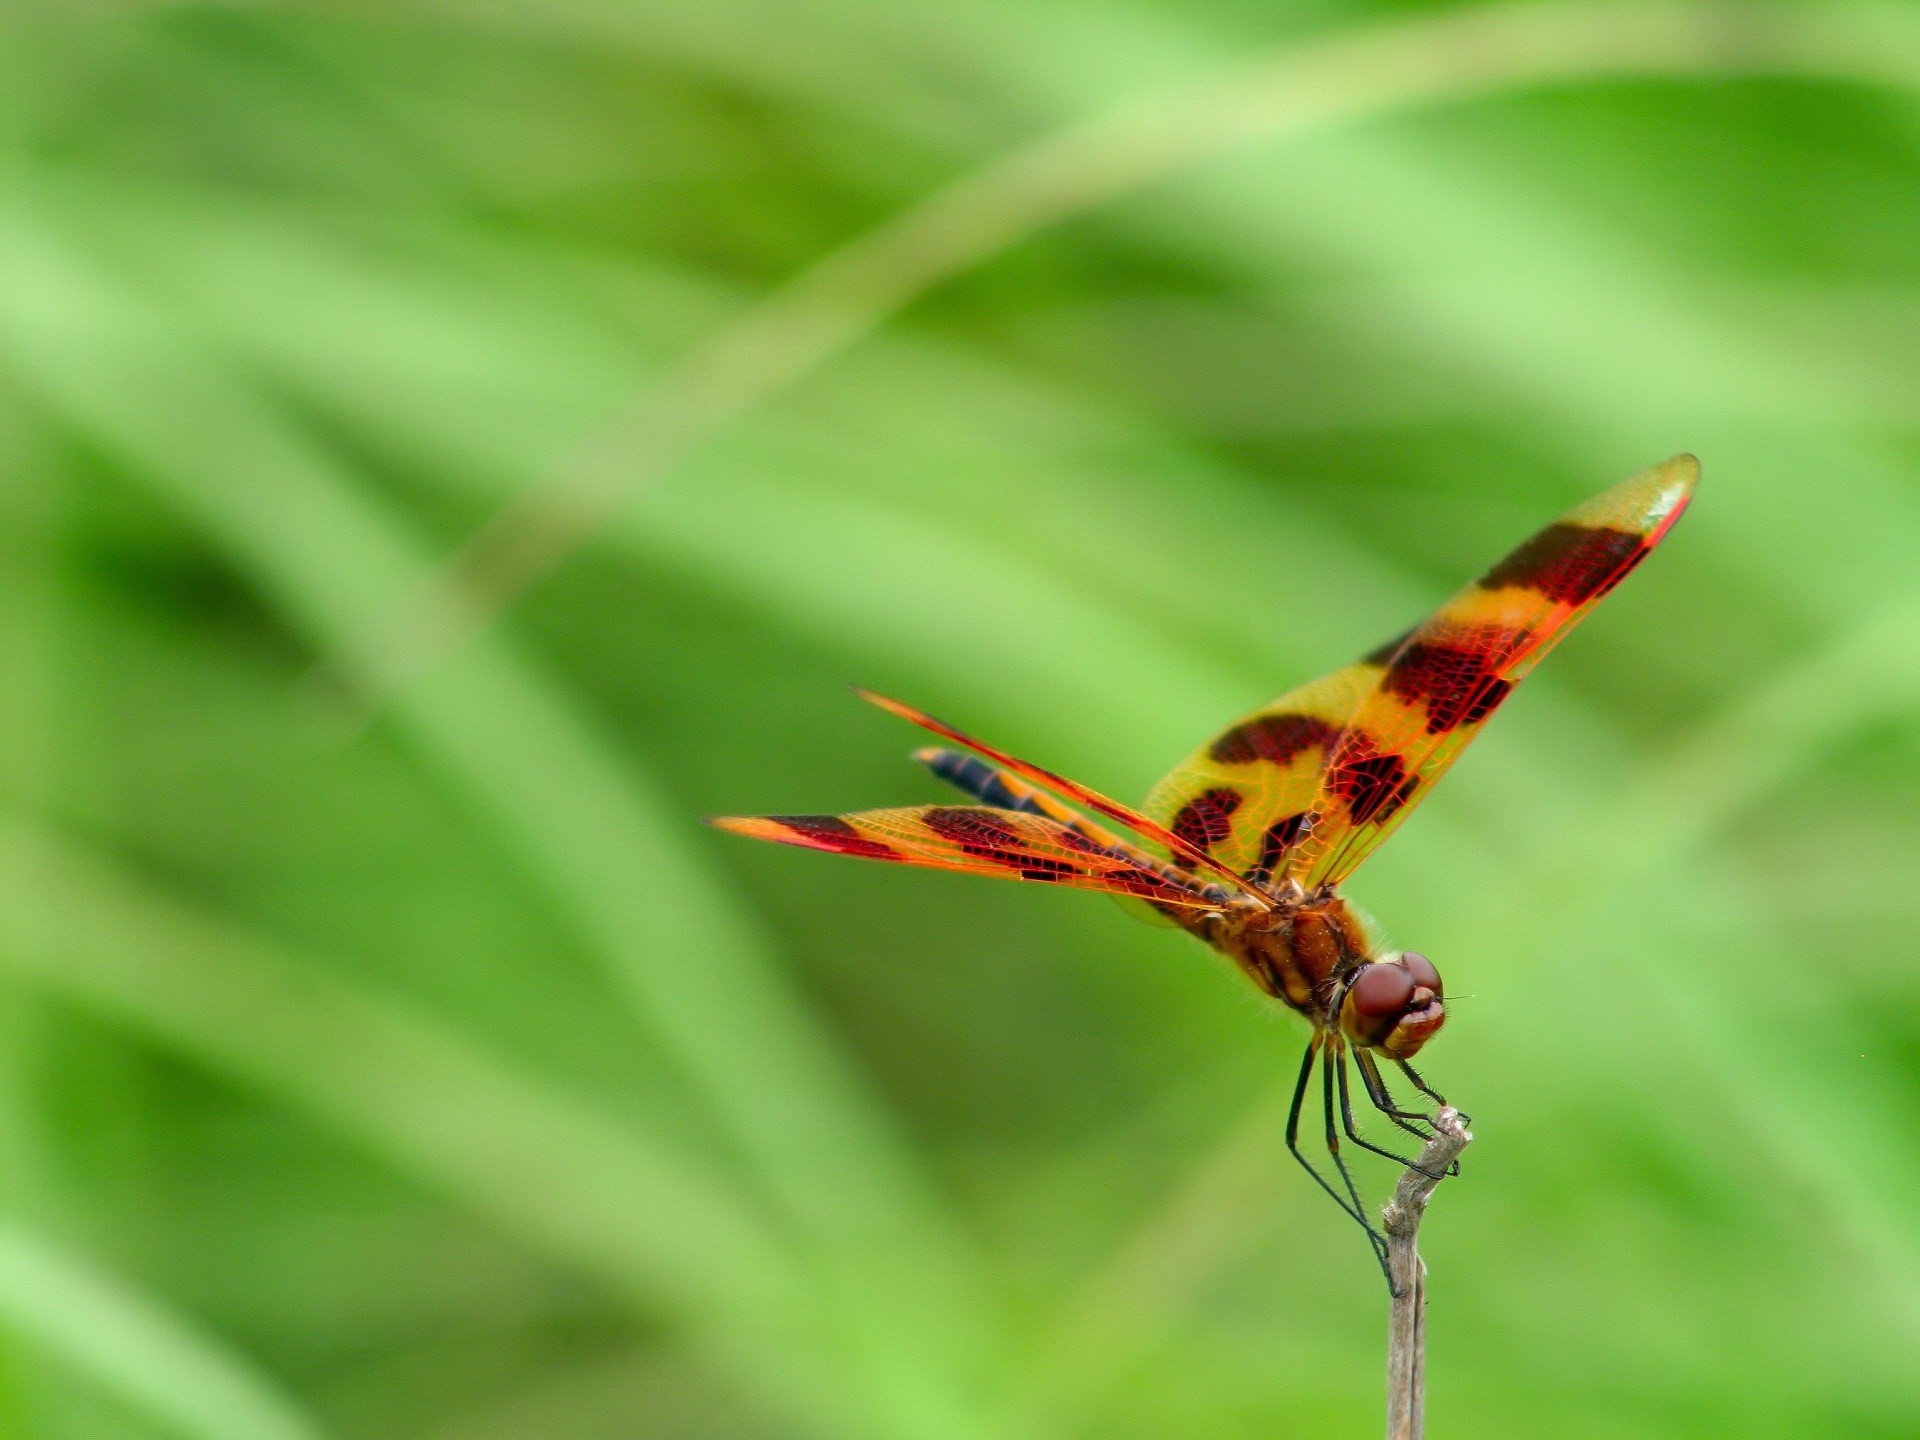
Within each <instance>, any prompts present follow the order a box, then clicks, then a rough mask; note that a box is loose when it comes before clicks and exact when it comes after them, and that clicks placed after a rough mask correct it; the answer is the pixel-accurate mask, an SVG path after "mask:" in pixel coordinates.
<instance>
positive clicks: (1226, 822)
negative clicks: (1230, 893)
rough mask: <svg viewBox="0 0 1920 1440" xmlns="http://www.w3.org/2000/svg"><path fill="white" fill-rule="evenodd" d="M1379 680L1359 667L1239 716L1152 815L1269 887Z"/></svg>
mask: <svg viewBox="0 0 1920 1440" xmlns="http://www.w3.org/2000/svg"><path fill="white" fill-rule="evenodd" d="M1381 673H1382V667H1381V666H1380V665H1379V664H1376V663H1373V662H1371V661H1365V660H1363V661H1361V662H1359V663H1358V664H1354V665H1349V666H1347V667H1346V668H1345V669H1344V670H1336V671H1334V672H1333V673H1332V674H1331V675H1326V676H1322V677H1321V678H1320V679H1318V680H1315V681H1313V682H1312V683H1311V684H1307V685H1302V686H1300V687H1299V688H1298V689H1296V690H1290V691H1288V692H1287V693H1286V694H1285V695H1282V696H1281V697H1280V698H1279V699H1277V700H1275V701H1273V702H1271V703H1270V704H1267V705H1263V706H1262V707H1261V708H1260V709H1258V710H1256V711H1254V712H1253V713H1252V714H1251V715H1246V716H1243V717H1242V718H1241V719H1239V720H1237V721H1235V722H1234V723H1233V724H1232V725H1231V726H1229V727H1228V728H1227V729H1225V730H1223V731H1221V732H1220V734H1218V735H1216V736H1214V737H1213V739H1211V740H1209V741H1208V742H1207V743H1206V744H1204V745H1202V746H1201V747H1200V748H1199V749H1198V750H1196V751H1194V752H1193V753H1192V754H1191V755H1189V756H1188V757H1187V758H1186V759H1185V760H1182V761H1181V762H1180V763H1179V764H1178V765H1177V766H1175V767H1174V769H1173V770H1172V771H1171V772H1170V773H1169V774H1168V775H1167V777H1166V778H1165V779H1164V780H1162V781H1161V782H1160V783H1159V784H1158V785H1156V786H1154V787H1153V790H1152V792H1151V793H1149V794H1148V796H1147V801H1146V805H1145V807H1144V808H1145V810H1146V813H1147V814H1148V815H1151V816H1152V817H1153V818H1154V819H1156V820H1158V821H1159V822H1160V823H1161V824H1163V825H1165V826H1166V827H1167V828H1168V829H1170V830H1171V831H1173V833H1174V834H1176V835H1179V836H1181V837H1182V838H1183V839H1185V840H1186V841H1187V842H1188V843H1189V844H1191V845H1194V846H1197V847H1199V848H1201V849H1203V850H1205V851H1206V852H1207V853H1208V854H1209V855H1210V856H1212V857H1213V858H1214V859H1216V860H1218V861H1220V862H1222V863H1224V864H1225V865H1226V866H1227V867H1228V868H1230V869H1231V870H1233V871H1234V872H1235V873H1236V874H1239V875H1242V876H1245V877H1246V878H1247V879H1248V880H1250V881H1252V882H1253V883H1255V884H1265V883H1266V882H1267V881H1269V880H1271V879H1273V878H1274V877H1275V876H1276V875H1279V874H1281V873H1282V871H1283V867H1284V864H1285V862H1286V859H1287V857H1288V855H1289V853H1290V852H1291V851H1292V850H1293V849H1294V848H1295V847H1296V846H1298V844H1299V843H1300V841H1301V838H1302V836H1303V835H1304V833H1305V830H1306V827H1307V823H1308V818H1307V817H1308V816H1309V814H1310V813H1311V811H1312V806H1313V802H1314V798H1315V796H1316V795H1317V794H1318V793H1319V789H1320V778H1321V775H1322V774H1323V772H1324V771H1325V770H1326V767H1327V762H1328V760H1329V758H1330V757H1331V755H1332V753H1333V748H1334V746H1335V745H1336V744H1337V742H1338V741H1339V738H1340V735H1341V727H1342V726H1344V725H1345V724H1346V722H1347V718H1348V717H1349V716H1350V715H1352V714H1353V713H1354V711H1355V710H1357V709H1358V708H1359V707H1360V704H1361V702H1362V701H1363V700H1365V698H1366V697H1367V695H1368V694H1369V693H1370V692H1371V691H1372V690H1373V689H1374V688H1375V687H1376V686H1377V685H1378V683H1379V680H1380V675H1381ZM1174 863H1175V864H1176V865H1178V864H1180V863H1181V862H1180V860H1179V858H1178V857H1176V858H1175V861H1174Z"/></svg>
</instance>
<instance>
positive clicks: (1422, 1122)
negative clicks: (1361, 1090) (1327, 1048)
mask: <svg viewBox="0 0 1920 1440" xmlns="http://www.w3.org/2000/svg"><path fill="white" fill-rule="evenodd" d="M1353 1062H1354V1064H1356V1065H1358V1066H1359V1067H1360V1078H1361V1080H1362V1081H1363V1082H1365V1084H1366V1087H1367V1098H1368V1099H1369V1100H1371V1101H1373V1108H1374V1109H1376V1110H1378V1111H1379V1112H1380V1113H1381V1114H1382V1115H1384V1116H1386V1117H1387V1118H1388V1119H1389V1120H1391V1121H1393V1123H1394V1124H1396V1125H1398V1126H1399V1127H1400V1128H1401V1129H1402V1130H1405V1131H1406V1132H1407V1133H1408V1134H1409V1135H1418V1136H1419V1137H1420V1138H1421V1139H1422V1140H1431V1139H1433V1136H1434V1130H1433V1119H1432V1117H1431V1116H1427V1115H1422V1114H1421V1113H1420V1112H1419V1111H1418V1110H1402V1109H1401V1108H1400V1105H1399V1102H1398V1101H1396V1100H1395V1099H1394V1098H1393V1092H1392V1091H1391V1090H1389V1089H1388V1088H1387V1078H1386V1076H1384V1075H1382V1074H1381V1073H1380V1062H1379V1061H1378V1060H1376V1059H1374V1058H1373V1056H1372V1054H1371V1053H1370V1052H1368V1051H1365V1050H1355V1051H1354V1052H1353Z"/></svg>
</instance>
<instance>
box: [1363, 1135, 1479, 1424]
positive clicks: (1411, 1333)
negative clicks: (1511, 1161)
mask: <svg viewBox="0 0 1920 1440" xmlns="http://www.w3.org/2000/svg"><path fill="white" fill-rule="evenodd" d="M1434 1119H1435V1125H1436V1128H1437V1129H1438V1131H1439V1134H1437V1135H1435V1136H1434V1137H1433V1139H1431V1140H1429V1141H1428V1142H1427V1147H1426V1149H1424V1150H1422V1151H1421V1152H1420V1156H1419V1160H1418V1162H1417V1164H1416V1165H1415V1166H1414V1167H1413V1168H1411V1169H1409V1170H1408V1171H1407V1172H1406V1174H1404V1175H1402V1176H1401V1177H1400V1183H1399V1185H1397V1186H1396V1187H1395V1188H1394V1192H1393V1199H1391V1200H1390V1201H1388V1202H1387V1206H1386V1209H1385V1211H1384V1212H1383V1215H1382V1218H1383V1219H1384V1221H1385V1228H1386V1232H1387V1274H1388V1277H1389V1278H1390V1279H1391V1280H1392V1282H1393V1291H1394V1295H1393V1314H1392V1317H1391V1319H1390V1320H1389V1321H1388V1324H1387V1440H1423V1437H1424V1436H1425V1435H1426V1431H1427V1422H1426V1408H1427V1267H1426V1266H1425V1265H1423V1264H1422V1263H1421V1261H1420V1248H1419V1239H1420V1221H1421V1218H1422V1217H1423V1216H1425V1215H1426V1213H1427V1201H1428V1200H1430V1199H1432V1198H1433V1191H1434V1187H1435V1186H1436V1185H1438V1184H1439V1183H1440V1177H1441V1176H1443V1175H1445V1174H1446V1173H1447V1171H1448V1170H1449V1169H1450V1168H1451V1167H1452V1165H1453V1162H1454V1161H1456V1160H1458V1159H1459V1158H1460V1152H1461V1151H1463V1150H1465V1149H1466V1148H1467V1145H1468V1142H1470V1141H1471V1140H1472V1139H1473V1135H1472V1133H1471V1132H1470V1131H1469V1130H1468V1129H1467V1117H1466V1116H1464V1115H1462V1114H1461V1113H1460V1112H1459V1111H1458V1110H1455V1109H1454V1108H1453V1107H1452V1106H1450V1105H1449V1106H1446V1107H1444V1108H1443V1109H1442V1110H1441V1111H1440V1113H1439V1114H1438V1115H1437V1116H1435V1117H1434Z"/></svg>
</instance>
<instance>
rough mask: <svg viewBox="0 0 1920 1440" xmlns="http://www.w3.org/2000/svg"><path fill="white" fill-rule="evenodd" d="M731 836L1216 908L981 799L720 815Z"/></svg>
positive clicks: (1083, 841) (1084, 842)
mask: <svg viewBox="0 0 1920 1440" xmlns="http://www.w3.org/2000/svg"><path fill="white" fill-rule="evenodd" d="M711 823H712V824H714V825H717V826H719V827H720V828H721V829H722V830H730V831H732V832H733V833H734V834H736V835H750V836H752V837H753V838H755V839H757V840H774V841H778V842H780V843H781V844H784V845H800V846H804V847H806V848H807V849H810V850H827V851H831V852H832V853H834V854H836V855H857V856H859V857H861V858H862V859H866V860H891V861H893V862H894V863H896V864H901V865H923V866H927V867H929V868H932V869H936V870H959V871H964V872H966V873H967V874H971V875H993V876H998V877H999V878H1001V879H1005V880H1036V881H1040V882H1043V883H1045V884H1049V885H1067V886H1073V887H1076V888H1078V889H1082V890H1104V891H1106V892H1108V893H1109V894H1114V895H1122V896H1128V897H1131V898H1134V899H1138V900H1144V901H1146V902H1148V903H1149V904H1151V905H1153V906H1155V907H1157V908H1158V907H1165V908H1168V909H1176V910H1208V909H1215V908H1218V902H1217V901H1216V900H1210V899H1208V898H1206V897H1205V896H1204V895H1202V894H1200V893H1199V892H1198V890H1196V889H1195V888H1193V887H1191V886H1188V885H1185V884H1183V883H1181V882H1180V881H1178V880H1177V879H1175V878H1173V877H1170V876H1168V875H1165V874H1161V873H1159V872H1157V871H1155V870H1151V869H1148V868H1146V867H1145V866H1143V865H1142V864H1140V863H1139V862H1137V861H1136V860H1134V859H1133V858H1131V857H1130V856H1128V855H1126V854H1124V853H1121V852H1119V851H1115V850H1109V849H1106V848H1105V847H1103V846H1101V845H1099V844H1097V843H1095V842H1094V841H1092V840H1089V839H1088V838H1087V837H1086V836H1085V835H1083V834H1081V833H1080V832H1079V831H1078V830H1075V829H1071V828H1069V827H1068V826H1066V825H1063V824H1061V823H1060V822H1059V821H1057V820H1054V819H1051V818H1049V817H1047V816H1044V815H1033V814H1027V813H1025V812H1022V811H1018V810H1002V809H998V808H995V807H991V806H985V805H916V806H911V807H907V808H902V809H895V810H859V811H855V812H854V813H852V814H850V815H727V816H721V817H719V818H717V819H715V820H713V821H712V822H711Z"/></svg>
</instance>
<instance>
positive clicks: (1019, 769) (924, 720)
mask: <svg viewBox="0 0 1920 1440" xmlns="http://www.w3.org/2000/svg"><path fill="white" fill-rule="evenodd" d="M854 693H855V694H856V695H858V696H859V697H860V698H861V699H863V700H867V701H870V702H871V703H873V704H875V705H878V706H879V707H880V708H881V709H882V710H885V711H886V712H888V713H889V714H891V715H898V716H899V717H900V718H901V719H903V720H910V721H912V722H913V723H914V724H915V725H918V726H920V727H921V728H922V729H924V730H931V731H932V732H933V733H934V734H936V735H939V736H941V737H942V738H944V739H947V740H951V741H953V742H954V743H955V744H956V745H964V746H966V747H967V748H968V749H969V750H975V751H978V752H979V753H980V754H982V755H984V756H986V757H987V758H988V759H989V760H992V761H993V762H994V763H995V764H998V765H1003V766H1005V767H1006V768H1007V769H1008V770H1010V771H1012V772H1013V773H1014V774H1015V775H1018V776H1019V777H1020V778H1021V779H1023V780H1027V781H1030V782H1031V783H1033V784H1035V785H1040V786H1044V787H1045V788H1046V789H1048V790H1050V791H1052V792H1053V793H1054V794H1055V795H1058V796H1060V797H1061V798H1063V799H1066V800H1070V801H1072V802H1074V803H1075V804H1078V805H1084V806H1086V807H1087V808H1088V809H1089V810H1092V811H1094V812H1096V813H1097V814H1100V815H1104V816H1106V817H1107V818H1108V819H1109V820H1113V821H1116V822H1117V823H1119V824H1121V825H1123V826H1125V827H1126V828H1127V829H1129V830H1132V831H1133V832H1134V833H1135V834H1137V835H1139V836H1140V837H1141V838H1142V839H1146V840H1152V841H1154V842H1155V843H1157V844H1160V845H1164V846H1166V847H1167V851H1168V853H1169V854H1171V855H1173V856H1174V857H1175V858H1176V860H1180V861H1185V862H1186V865H1190V866H1199V867H1203V868H1205V869H1208V870H1211V871H1213V872H1214V873H1215V874H1216V875H1218V876H1220V877H1221V878H1222V879H1223V880H1224V881H1225V882H1226V883H1227V885H1228V887H1229V889H1230V890H1231V892H1232V893H1234V894H1239V895H1246V896H1249V897H1250V898H1253V899H1255V900H1257V901H1259V903H1260V904H1261V905H1263V906H1264V905H1266V904H1267V903H1268V901H1267V898H1266V897H1265V896H1264V895H1262V894H1260V893H1259V892H1258V891H1256V890H1254V889H1252V888H1250V887H1249V886H1248V885H1247V883H1246V882H1245V881H1244V880H1242V879H1241V878H1240V876H1239V874H1238V873H1237V872H1235V871H1234V870H1233V869H1232V868H1231V867H1229V866H1227V865H1226V864H1224V863H1222V862H1221V861H1219V860H1216V859H1214V858H1213V857H1212V856H1211V855H1209V854H1208V853H1207V852H1206V851H1205V850H1202V849H1200V848H1199V847H1198V846H1197V845H1195V844H1194V843H1193V842H1191V841H1189V840H1187V839H1184V838H1183V837H1181V836H1180V835H1177V834H1175V833H1174V832H1173V831H1172V830H1169V829H1168V828H1167V827H1166V826H1164V825H1162V824H1160V823H1159V822H1158V821H1156V820H1153V819H1151V818H1149V817H1148V816H1145V815H1142V814H1140V813H1139V812H1138V811H1136V810H1132V809H1129V808H1128V807H1127V806H1125V805H1122V804H1120V802H1119V801H1117V800H1109V799H1108V798H1107V797H1106V796H1104V795H1102V794H1101V793H1100V792H1099V791H1097V790H1090V789H1088V788H1087V787H1086V786H1085V785H1081V784H1079V783H1077V782H1076V781H1072V780H1068V779H1066V778H1065V777H1063V776H1060V775H1056V774H1054V773H1053V772H1052V771H1051V770H1043V769H1041V768H1040V767H1039V766H1038V765H1034V764H1031V763H1029V762H1028V761H1025V760H1021V759H1019V758H1018V757H1016V756H1013V755H1009V754H1007V753H1006V752H1005V751H1004V750H996V749H994V748H993V747H992V746H991V745H984V744H982V743H981V742H980V741H978V740H975V739H974V738H973V737H972V736H971V735H967V734H964V733H962V732H961V731H959V730H956V729H954V728H953V727H952V726H951V725H948V724H947V723H946V722H945V721H942V720H936V719H934V718H933V716H931V715H928V714H926V713H925V712H924V711H921V710H916V709H914V708H913V707H912V706H911V705H907V704H904V703H902V702H901V701H898V700H890V699H888V698H887V697H886V696H885V695H877V694H875V693H874V692H873V691H871V690H862V689H860V688H858V687H855V689H854ZM1183 868H1185V867H1184V866H1183Z"/></svg>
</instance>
